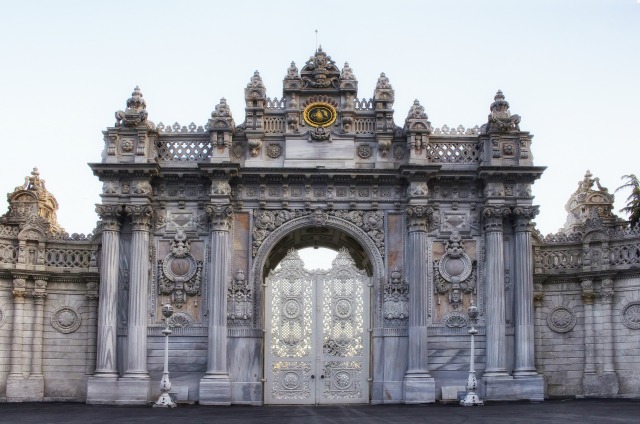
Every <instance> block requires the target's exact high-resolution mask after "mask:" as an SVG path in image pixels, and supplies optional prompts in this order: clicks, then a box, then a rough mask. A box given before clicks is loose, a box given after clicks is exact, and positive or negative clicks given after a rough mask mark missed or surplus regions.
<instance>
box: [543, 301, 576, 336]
mask: <svg viewBox="0 0 640 424" xmlns="http://www.w3.org/2000/svg"><path fill="white" fill-rule="evenodd" d="M547 325H548V326H549V328H550V329H552V330H553V331H555V332H556V333H568V332H569V331H571V330H573V327H575V326H576V314H575V312H573V310H572V309H571V308H567V307H566V306H558V307H555V308H553V310H552V311H551V313H550V314H549V315H548V316H547Z"/></svg>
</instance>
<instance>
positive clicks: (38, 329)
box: [31, 277, 47, 375]
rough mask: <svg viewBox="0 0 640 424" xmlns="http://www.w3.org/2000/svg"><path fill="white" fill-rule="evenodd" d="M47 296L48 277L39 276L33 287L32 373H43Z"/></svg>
mask: <svg viewBox="0 0 640 424" xmlns="http://www.w3.org/2000/svg"><path fill="white" fill-rule="evenodd" d="M46 296H47V279H46V278H44V277H37V278H36V280H35V284H34V289H33V304H34V308H33V309H34V319H33V339H32V340H33V341H32V352H33V359H32V360H31V374H35V375H41V374H42V333H43V329H44V301H45V298H46Z"/></svg>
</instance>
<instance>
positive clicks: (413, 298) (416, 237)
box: [407, 231, 430, 377]
mask: <svg viewBox="0 0 640 424" xmlns="http://www.w3.org/2000/svg"><path fill="white" fill-rule="evenodd" d="M427 265H428V264H427V233H426V232H424V231H410V232H409V235H408V237H407V281H408V283H409V369H408V371H407V374H420V375H422V376H425V377H428V376H429V352H428V344H427V343H428V336H427V328H428V327H427V325H428V316H427V314H428V297H429V295H430V292H429V288H428V275H427Z"/></svg>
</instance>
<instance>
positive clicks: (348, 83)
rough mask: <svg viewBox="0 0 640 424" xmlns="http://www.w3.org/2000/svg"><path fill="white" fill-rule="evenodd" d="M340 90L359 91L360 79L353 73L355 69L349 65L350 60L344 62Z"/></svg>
mask: <svg viewBox="0 0 640 424" xmlns="http://www.w3.org/2000/svg"><path fill="white" fill-rule="evenodd" d="M340 90H341V91H357V90H358V80H357V79H356V76H355V75H354V74H353V70H352V69H351V67H350V66H349V63H348V62H345V63H344V68H342V72H341V73H340Z"/></svg>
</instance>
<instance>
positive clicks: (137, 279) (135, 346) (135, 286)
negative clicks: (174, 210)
mask: <svg viewBox="0 0 640 424" xmlns="http://www.w3.org/2000/svg"><path fill="white" fill-rule="evenodd" d="M125 212H126V213H127V214H129V215H130V216H131V220H132V223H133V231H132V234H131V268H130V274H129V315H128V321H127V369H126V372H125V374H124V376H125V377H136V378H149V373H148V372H147V315H148V306H147V305H148V301H149V231H150V230H151V215H152V209H151V206H148V205H142V206H137V205H135V206H133V205H132V206H126V207H125Z"/></svg>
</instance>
